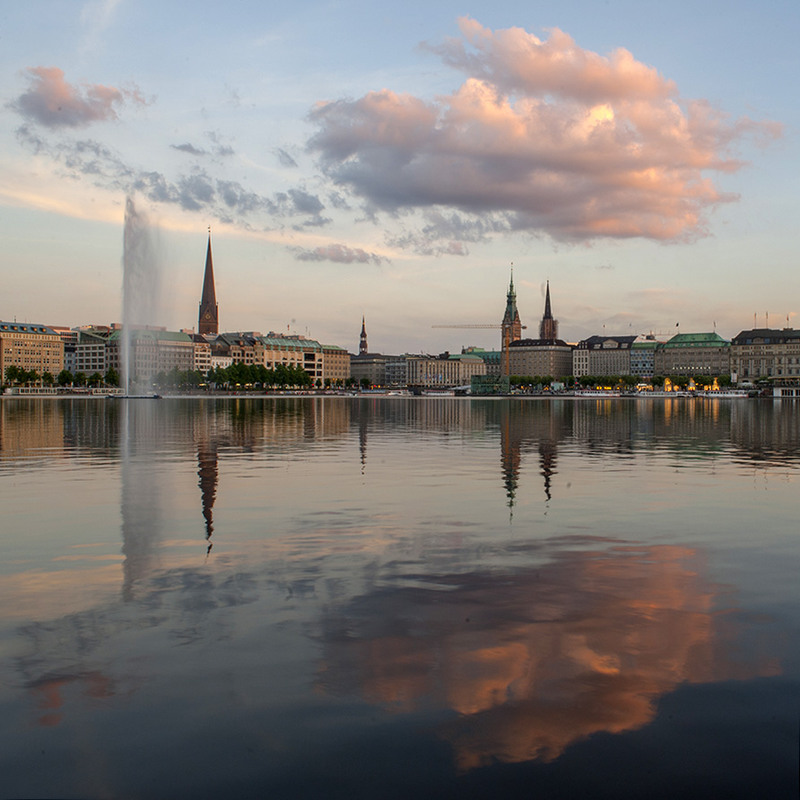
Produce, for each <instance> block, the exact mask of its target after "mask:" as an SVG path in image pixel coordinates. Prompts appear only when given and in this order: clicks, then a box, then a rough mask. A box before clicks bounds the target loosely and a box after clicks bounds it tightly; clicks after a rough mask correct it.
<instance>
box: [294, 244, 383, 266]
mask: <svg viewBox="0 0 800 800" xmlns="http://www.w3.org/2000/svg"><path fill="white" fill-rule="evenodd" d="M294 252H295V258H297V260H298V261H333V262H334V263H336V264H383V263H389V259H388V258H386V257H384V256H379V255H377V254H376V253H368V252H367V251H366V250H362V249H361V248H360V247H348V246H347V245H346V244H334V243H332V244H328V245H322V246H320V247H314V248H311V249H303V248H294Z"/></svg>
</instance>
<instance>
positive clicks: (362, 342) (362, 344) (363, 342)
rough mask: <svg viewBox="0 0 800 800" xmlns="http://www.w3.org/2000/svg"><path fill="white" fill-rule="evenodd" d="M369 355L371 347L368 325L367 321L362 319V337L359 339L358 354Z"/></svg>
mask: <svg viewBox="0 0 800 800" xmlns="http://www.w3.org/2000/svg"><path fill="white" fill-rule="evenodd" d="M367 353H369V346H368V345H367V323H366V319H365V318H364V317H363V316H362V317H361V336H360V337H359V339H358V354H359V355H360V356H365V355H367Z"/></svg>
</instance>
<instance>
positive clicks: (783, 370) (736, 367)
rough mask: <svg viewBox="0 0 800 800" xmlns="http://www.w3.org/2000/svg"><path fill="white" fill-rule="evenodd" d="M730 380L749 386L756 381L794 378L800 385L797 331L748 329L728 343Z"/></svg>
mask: <svg viewBox="0 0 800 800" xmlns="http://www.w3.org/2000/svg"><path fill="white" fill-rule="evenodd" d="M730 360H731V378H732V380H734V381H736V382H750V381H755V380H758V379H759V378H778V379H781V381H782V382H783V381H784V379H787V378H788V379H790V380H791V379H792V378H794V379H795V380H794V382H795V383H797V382H800V330H795V329H794V328H783V329H775V328H752V329H750V330H745V331H741V332H740V333H738V334H737V335H736V336H734V337H733V339H731V348H730Z"/></svg>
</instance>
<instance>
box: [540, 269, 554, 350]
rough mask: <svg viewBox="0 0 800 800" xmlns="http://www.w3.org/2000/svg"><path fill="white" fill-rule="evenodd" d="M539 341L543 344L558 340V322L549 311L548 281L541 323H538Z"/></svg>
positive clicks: (548, 282)
mask: <svg viewBox="0 0 800 800" xmlns="http://www.w3.org/2000/svg"><path fill="white" fill-rule="evenodd" d="M539 339H541V340H542V341H545V342H549V341H555V340H556V339H558V320H556V319H553V313H552V311H551V310H550V281H547V291H546V294H545V299H544V314H543V315H542V321H541V322H540V323H539Z"/></svg>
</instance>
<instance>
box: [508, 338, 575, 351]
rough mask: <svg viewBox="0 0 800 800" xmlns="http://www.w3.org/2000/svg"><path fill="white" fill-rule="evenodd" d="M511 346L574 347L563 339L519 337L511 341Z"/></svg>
mask: <svg viewBox="0 0 800 800" xmlns="http://www.w3.org/2000/svg"><path fill="white" fill-rule="evenodd" d="M509 347H569V348H570V350H571V349H572V347H571V346H570V345H568V344H567V343H566V342H565V341H564V340H563V339H517V341H516V342H510V343H509Z"/></svg>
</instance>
